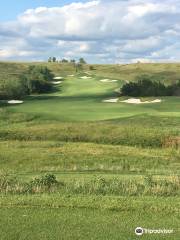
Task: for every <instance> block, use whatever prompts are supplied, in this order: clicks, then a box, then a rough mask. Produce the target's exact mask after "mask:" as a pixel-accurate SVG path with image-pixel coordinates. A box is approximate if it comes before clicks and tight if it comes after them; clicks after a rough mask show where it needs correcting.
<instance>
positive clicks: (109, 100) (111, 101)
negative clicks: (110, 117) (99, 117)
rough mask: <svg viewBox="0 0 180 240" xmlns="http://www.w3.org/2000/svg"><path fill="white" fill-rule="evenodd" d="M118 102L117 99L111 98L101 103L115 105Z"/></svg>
mask: <svg viewBox="0 0 180 240" xmlns="http://www.w3.org/2000/svg"><path fill="white" fill-rule="evenodd" d="M118 100H119V98H111V99H107V100H103V102H109V103H117V102H118Z"/></svg>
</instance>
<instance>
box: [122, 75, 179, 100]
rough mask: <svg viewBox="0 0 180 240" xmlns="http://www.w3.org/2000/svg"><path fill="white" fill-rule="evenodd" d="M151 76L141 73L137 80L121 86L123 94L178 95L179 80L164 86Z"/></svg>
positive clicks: (144, 95)
mask: <svg viewBox="0 0 180 240" xmlns="http://www.w3.org/2000/svg"><path fill="white" fill-rule="evenodd" d="M152 79H153V78H152V77H150V76H148V75H142V76H139V77H138V78H137V82H129V83H126V84H125V85H123V87H122V88H121V94H122V95H123V96H133V97H139V96H142V97H150V96H173V95H175V96H178V95H180V81H179V82H178V83H176V84H173V85H170V86H165V85H164V84H163V83H161V82H160V81H155V80H154V79H153V80H154V81H152Z"/></svg>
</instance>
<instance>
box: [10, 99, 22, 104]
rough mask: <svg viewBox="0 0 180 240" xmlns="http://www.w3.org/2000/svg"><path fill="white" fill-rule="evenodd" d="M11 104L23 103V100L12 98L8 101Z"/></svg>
mask: <svg viewBox="0 0 180 240" xmlns="http://www.w3.org/2000/svg"><path fill="white" fill-rule="evenodd" d="M8 103H9V104H21V103H23V101H20V100H10V101H8Z"/></svg>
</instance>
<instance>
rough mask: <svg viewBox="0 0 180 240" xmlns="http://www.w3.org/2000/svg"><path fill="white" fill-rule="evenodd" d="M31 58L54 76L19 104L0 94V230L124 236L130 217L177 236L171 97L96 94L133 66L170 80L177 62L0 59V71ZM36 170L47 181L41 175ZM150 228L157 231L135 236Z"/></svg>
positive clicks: (175, 122)
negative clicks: (47, 88) (81, 63)
mask: <svg viewBox="0 0 180 240" xmlns="http://www.w3.org/2000/svg"><path fill="white" fill-rule="evenodd" d="M31 64H40V65H41V64H42V65H46V66H48V68H50V69H51V70H52V71H53V73H54V74H55V75H56V76H62V77H63V81H62V83H60V84H59V85H57V86H56V87H55V88H54V91H53V92H51V93H49V94H41V95H31V96H28V97H26V98H24V99H23V100H24V103H23V104H19V105H18V104H17V105H8V104H4V103H0V104H1V105H0V169H1V170H0V171H1V172H0V214H1V216H2V217H1V220H0V230H1V239H3V240H4V239H6V240H7V239H9V240H11V239H18V240H19V239H24V238H26V237H27V236H28V239H103V240H104V239H122V240H126V239H129V238H131V239H136V236H135V234H134V229H135V228H136V227H138V226H141V227H145V228H151V229H154V228H155V229H158V228H162V229H164V228H166V229H174V233H173V234H172V235H171V234H169V235H166V236H165V237H166V239H179V237H178V236H179V229H178V228H179V202H180V201H179V200H180V192H179V189H180V180H179V173H180V157H179V156H180V149H179V144H180V142H179V141H180V140H179V139H180V104H179V97H163V98H161V100H162V102H160V103H154V104H139V105H136V104H127V103H123V102H121V101H122V100H124V98H119V100H118V102H116V103H109V102H103V101H104V100H106V99H111V98H117V97H118V93H117V92H116V91H115V90H117V88H120V86H122V84H123V83H124V82H125V81H129V80H134V79H135V77H136V76H138V75H139V74H144V73H146V74H150V75H156V76H158V79H161V80H162V81H165V82H166V83H171V82H174V81H176V80H177V79H179V73H180V64H132V65H94V68H95V70H92V71H90V70H89V66H88V65H86V66H85V67H84V69H83V71H82V72H78V73H76V72H75V68H74V67H73V65H72V64H57V63H0V80H3V79H4V80H6V79H9V78H11V79H15V78H18V76H19V74H21V73H23V72H24V71H26V69H27V68H28V66H29V65H31ZM69 75H74V76H69ZM84 76H87V77H90V78H87V79H85V78H82V77H84ZM105 78H109V79H112V80H113V79H114V80H118V81H116V82H101V81H100V80H102V79H105ZM142 100H147V99H142ZM46 173H48V174H53V175H54V176H55V177H56V179H57V183H54V184H52V185H51V182H50V183H47V182H46V181H44V182H43V183H42V179H44V178H43V177H42V179H41V176H44V175H45V174H46ZM35 177H36V178H38V179H39V180H32V179H34V178H35ZM48 184H50V185H48ZM49 222H51V224H49ZM12 223H13V224H12ZM59 236H60V237H59ZM61 236H62V238H61ZM154 237H156V239H162V235H156V236H154V235H148V234H146V235H145V236H143V239H148V240H150V239H155V238H154Z"/></svg>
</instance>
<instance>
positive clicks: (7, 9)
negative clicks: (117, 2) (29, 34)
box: [0, 0, 87, 21]
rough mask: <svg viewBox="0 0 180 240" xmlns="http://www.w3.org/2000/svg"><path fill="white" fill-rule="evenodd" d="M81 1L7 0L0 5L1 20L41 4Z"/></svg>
mask: <svg viewBox="0 0 180 240" xmlns="http://www.w3.org/2000/svg"><path fill="white" fill-rule="evenodd" d="M79 1H80V0H73V1H72V0H17V1H16V0H5V1H3V3H1V6H0V21H7V20H13V19H15V18H16V16H17V15H18V14H20V13H22V12H24V11H25V10H26V9H29V8H36V7H39V6H46V7H57V6H63V5H65V4H69V3H72V2H79ZM81 2H87V0H81Z"/></svg>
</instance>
